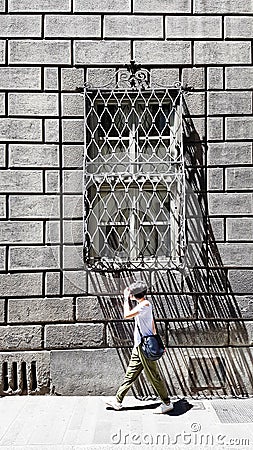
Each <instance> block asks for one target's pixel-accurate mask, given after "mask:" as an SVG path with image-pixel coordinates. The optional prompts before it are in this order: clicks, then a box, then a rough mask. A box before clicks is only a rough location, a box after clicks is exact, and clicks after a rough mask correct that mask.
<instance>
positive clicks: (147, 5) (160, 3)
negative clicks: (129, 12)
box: [134, 0, 191, 14]
mask: <svg viewBox="0 0 253 450" xmlns="http://www.w3.org/2000/svg"><path fill="white" fill-rule="evenodd" d="M134 11H135V12H156V13H157V12H160V13H173V14H174V13H190V12H191V2H190V0H172V1H170V2H168V1H166V0H144V1H143V0H135V1H134Z"/></svg>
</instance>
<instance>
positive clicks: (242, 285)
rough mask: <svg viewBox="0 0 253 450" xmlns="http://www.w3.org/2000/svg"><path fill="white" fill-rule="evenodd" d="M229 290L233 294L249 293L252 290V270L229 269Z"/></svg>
mask: <svg viewBox="0 0 253 450" xmlns="http://www.w3.org/2000/svg"><path fill="white" fill-rule="evenodd" d="M228 274H229V282H230V286H231V290H232V292H233V293H235V294H251V293H252V292H253V270H248V269H246V270H238V269H234V270H232V269H231V270H229V273H228Z"/></svg>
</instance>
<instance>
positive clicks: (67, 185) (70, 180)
mask: <svg viewBox="0 0 253 450" xmlns="http://www.w3.org/2000/svg"><path fill="white" fill-rule="evenodd" d="M63 192H64V193H71V192H72V193H78V194H81V193H82V192H83V170H64V171H63Z"/></svg>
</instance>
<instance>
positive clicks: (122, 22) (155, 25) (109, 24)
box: [105, 15, 163, 38]
mask: <svg viewBox="0 0 253 450" xmlns="http://www.w3.org/2000/svg"><path fill="white" fill-rule="evenodd" d="M105 37H110V38H113V37H114V38H115V37H124V38H133V37H135V38H162V37H163V24H162V17H158V16H154V17H152V16H126V15H124V16H120V15H117V16H109V15H108V16H105Z"/></svg>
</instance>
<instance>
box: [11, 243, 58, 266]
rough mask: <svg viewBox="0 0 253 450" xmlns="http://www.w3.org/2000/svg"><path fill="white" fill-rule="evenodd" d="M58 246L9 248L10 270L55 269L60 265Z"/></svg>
mask: <svg viewBox="0 0 253 450" xmlns="http://www.w3.org/2000/svg"><path fill="white" fill-rule="evenodd" d="M59 250H60V249H59V246H50V247H47V246H45V247H41V246H40V247H39V246H36V247H35V246H29V247H23V246H22V247H10V249H9V258H10V261H9V264H10V269H28V270H30V269H56V268H58V267H59V265H60V251H59Z"/></svg>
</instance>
